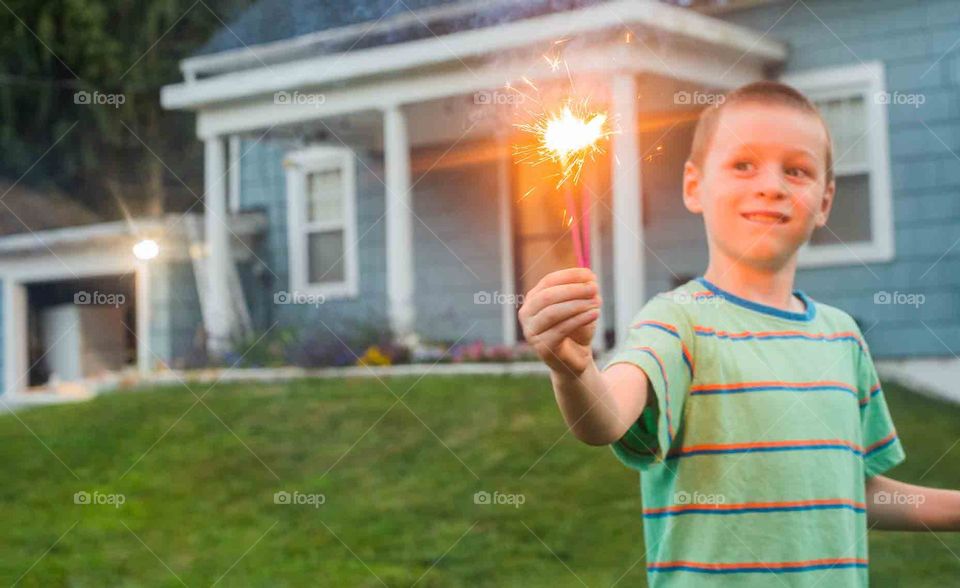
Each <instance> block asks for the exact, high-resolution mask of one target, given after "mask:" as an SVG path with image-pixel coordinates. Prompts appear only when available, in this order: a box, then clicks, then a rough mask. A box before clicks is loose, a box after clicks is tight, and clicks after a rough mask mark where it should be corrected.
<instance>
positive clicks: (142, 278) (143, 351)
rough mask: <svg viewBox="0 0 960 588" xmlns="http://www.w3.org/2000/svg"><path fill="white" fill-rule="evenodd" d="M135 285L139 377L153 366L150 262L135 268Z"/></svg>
mask: <svg viewBox="0 0 960 588" xmlns="http://www.w3.org/2000/svg"><path fill="white" fill-rule="evenodd" d="M135 271H136V274H135V276H136V277H135V279H136V285H135V286H134V293H135V295H136V297H137V369H138V370H139V372H140V375H141V376H146V375H148V374H149V373H150V366H151V365H152V364H153V349H152V348H151V346H150V343H151V341H150V337H151V334H152V333H151V331H150V315H151V309H152V307H153V306H152V302H151V300H150V297H151V293H150V278H151V275H150V262H148V261H141V262H139V263H138V264H137V268H136V270H135Z"/></svg>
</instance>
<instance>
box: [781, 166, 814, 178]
mask: <svg viewBox="0 0 960 588" xmlns="http://www.w3.org/2000/svg"><path fill="white" fill-rule="evenodd" d="M787 175H789V176H796V177H799V178H803V177H809V176H811V175H812V174H811V173H810V170H808V169H806V168H803V167H789V168H787Z"/></svg>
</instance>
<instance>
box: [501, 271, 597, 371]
mask: <svg viewBox="0 0 960 588" xmlns="http://www.w3.org/2000/svg"><path fill="white" fill-rule="evenodd" d="M599 290H600V289H599V286H598V285H597V277H596V275H595V274H594V273H593V272H592V271H590V270H589V269H586V268H570V269H563V270H559V271H555V272H552V273H550V274H547V275H546V276H544V277H543V279H542V280H540V281H539V282H538V283H537V285H536V286H534V287H533V288H532V289H531V290H530V291H529V292H528V293H527V295H526V296H525V297H524V301H523V306H521V307H520V312H519V316H520V325H521V326H522V327H523V334H524V336H525V337H526V338H527V341H528V342H529V343H530V344H531V345H532V346H533V348H534V350H535V351H536V352H537V355H539V356H540V359H542V360H543V362H544V363H546V364H547V365H548V366H549V367H550V369H552V370H553V371H555V372H559V373H564V374H569V375H572V376H576V377H579V376H580V374H582V373H583V371H584V370H585V369H587V367H588V366H589V365H590V362H592V361H593V349H592V348H591V346H590V342H591V341H592V340H593V333H594V331H595V330H596V328H597V317H598V316H600V303H601V298H600V291H599Z"/></svg>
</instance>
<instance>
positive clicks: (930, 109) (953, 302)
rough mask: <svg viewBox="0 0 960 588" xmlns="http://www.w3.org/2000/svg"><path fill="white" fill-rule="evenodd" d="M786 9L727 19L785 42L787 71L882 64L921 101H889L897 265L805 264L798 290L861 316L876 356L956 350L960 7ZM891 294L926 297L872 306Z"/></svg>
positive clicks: (897, 88) (889, 4)
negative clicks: (876, 297) (881, 295)
mask: <svg viewBox="0 0 960 588" xmlns="http://www.w3.org/2000/svg"><path fill="white" fill-rule="evenodd" d="M790 6H791V5H790V4H788V3H779V4H774V5H770V6H765V7H761V8H755V9H749V10H744V11H740V12H736V13H733V14H730V15H727V17H726V19H727V20H730V21H732V22H734V23H736V24H740V25H744V26H748V27H751V28H753V29H755V30H760V31H767V30H768V29H769V35H770V37H771V38H775V39H778V40H781V41H785V42H786V43H788V44H789V46H790V53H789V58H788V61H787V64H786V68H785V73H788V74H789V73H792V72H797V71H802V70H808V69H813V68H822V67H831V66H842V65H851V64H858V63H860V62H861V61H863V62H869V61H876V60H878V61H882V62H883V63H884V67H885V70H886V78H887V88H886V89H887V91H888V92H890V93H893V92H900V93H922V94H923V95H924V97H925V99H926V101H925V103H924V104H922V105H920V106H919V108H915V107H914V106H910V105H905V104H904V105H898V104H891V105H889V107H888V122H889V137H890V164H891V176H892V178H891V179H892V185H893V208H894V223H895V237H894V239H895V244H896V253H895V258H894V260H893V261H892V262H890V263H882V264H877V263H872V264H869V269H868V268H865V267H863V266H862V265H860V264H855V265H851V266H846V267H834V268H818V269H804V270H801V271H800V272H799V275H798V285H799V287H801V288H803V289H804V290H805V291H807V292H808V293H809V294H810V295H811V296H813V297H814V298H817V299H819V300H822V301H823V302H826V303H828V304H834V305H836V306H839V307H841V308H843V309H844V310H846V311H847V312H849V313H850V314H852V315H853V316H854V317H856V318H857V319H858V320H860V321H861V324H862V326H863V328H864V329H870V330H869V332H868V333H867V335H866V336H867V339H868V341H869V343H870V345H871V348H872V350H873V353H874V354H875V355H877V356H922V355H951V352H950V351H949V350H948V349H947V347H945V345H946V346H949V347H950V348H953V349H957V348H960V312H958V310H960V247H955V246H954V245H956V241H957V239H958V238H960V161H958V160H957V158H956V156H955V155H954V154H955V153H960V49H958V48H957V47H954V43H956V41H957V39H958V36H960V35H958V33H957V31H958V24H960V10H958V9H957V4H956V2H952V1H949V0H939V1H930V2H924V3H922V4H919V3H903V2H899V1H893V0H879V1H877V0H870V1H867V0H863V1H859V2H843V3H834V2H828V1H821V0H812V1H808V2H806V4H804V3H799V4H794V5H793V8H792V9H791V10H790V11H789V13H788V14H787V15H786V16H784V17H783V18H782V19H781V20H779V22H777V19H779V18H780V17H781V15H783V13H784V12H785V11H787V9H788V8H790ZM806 6H809V10H808V9H807V8H806ZM821 21H822V22H821ZM771 27H772V28H771ZM828 27H829V28H828ZM838 37H839V39H838ZM925 125H926V126H925ZM927 127H929V129H928V128H927ZM931 131H932V133H931ZM933 133H935V134H936V136H934V134H933ZM937 137H939V139H938V138H937ZM941 141H942V143H941ZM944 143H945V145H944ZM951 151H952V152H953V153H951ZM842 197H843V194H838V198H842ZM941 256H943V257H942V259H940V258H941ZM938 259H939V261H938ZM894 291H898V292H901V293H914V294H923V295H924V296H925V298H926V300H925V301H924V303H923V304H922V305H920V306H918V307H913V306H907V305H887V304H875V303H874V295H875V294H876V293H877V292H890V293H893V292H894ZM921 321H922V322H921ZM874 323H876V324H875V326H874ZM924 323H925V324H926V325H927V326H929V328H930V329H932V330H933V331H934V332H935V333H936V336H934V335H932V334H931V333H930V330H928V328H927V326H924ZM941 340H942V342H941Z"/></svg>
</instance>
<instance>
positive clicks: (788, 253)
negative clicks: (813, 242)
mask: <svg viewBox="0 0 960 588" xmlns="http://www.w3.org/2000/svg"><path fill="white" fill-rule="evenodd" d="M796 254H797V249H796V248H791V247H782V246H781V247H764V246H762V245H759V244H758V245H756V246H754V247H751V248H749V249H746V250H743V251H740V252H739V255H738V256H737V257H735V259H739V263H743V264H746V265H749V266H751V267H754V268H757V269H763V270H779V269H781V268H783V267H785V266H786V265H788V264H789V263H790V262H791V260H792V259H793V258H794V257H795V256H796Z"/></svg>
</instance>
